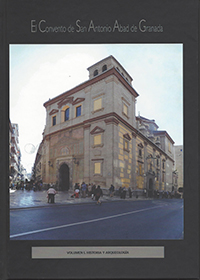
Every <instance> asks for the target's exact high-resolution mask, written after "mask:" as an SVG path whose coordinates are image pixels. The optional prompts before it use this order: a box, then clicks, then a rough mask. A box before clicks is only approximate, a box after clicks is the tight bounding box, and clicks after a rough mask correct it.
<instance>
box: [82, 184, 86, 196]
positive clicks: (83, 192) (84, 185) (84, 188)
mask: <svg viewBox="0 0 200 280" xmlns="http://www.w3.org/2000/svg"><path fill="white" fill-rule="evenodd" d="M81 189H82V197H83V198H85V197H86V189H87V186H86V184H85V182H83V183H82V185H81Z"/></svg>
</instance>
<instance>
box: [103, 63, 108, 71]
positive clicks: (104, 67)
mask: <svg viewBox="0 0 200 280" xmlns="http://www.w3.org/2000/svg"><path fill="white" fill-rule="evenodd" d="M106 70H107V65H106V64H105V65H104V66H103V67H102V72H104V71H106Z"/></svg>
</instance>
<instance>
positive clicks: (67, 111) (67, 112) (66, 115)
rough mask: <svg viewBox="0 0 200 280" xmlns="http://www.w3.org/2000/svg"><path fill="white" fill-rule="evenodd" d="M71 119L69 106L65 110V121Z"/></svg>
mask: <svg viewBox="0 0 200 280" xmlns="http://www.w3.org/2000/svg"><path fill="white" fill-rule="evenodd" d="M68 120H69V108H67V109H66V110H65V121H68Z"/></svg>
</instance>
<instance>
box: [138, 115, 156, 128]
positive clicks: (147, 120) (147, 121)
mask: <svg viewBox="0 0 200 280" xmlns="http://www.w3.org/2000/svg"><path fill="white" fill-rule="evenodd" d="M136 119H141V120H142V121H144V122H146V123H152V124H154V125H155V126H156V127H157V128H159V126H158V125H157V124H156V123H155V120H150V119H147V118H144V117H142V116H139V117H136Z"/></svg>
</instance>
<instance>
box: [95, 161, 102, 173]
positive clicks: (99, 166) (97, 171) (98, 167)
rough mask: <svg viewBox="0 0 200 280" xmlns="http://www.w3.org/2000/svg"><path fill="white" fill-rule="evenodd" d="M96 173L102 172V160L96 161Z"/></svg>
mask: <svg viewBox="0 0 200 280" xmlns="http://www.w3.org/2000/svg"><path fill="white" fill-rule="evenodd" d="M94 173H95V174H101V163H100V162H95V164H94Z"/></svg>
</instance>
